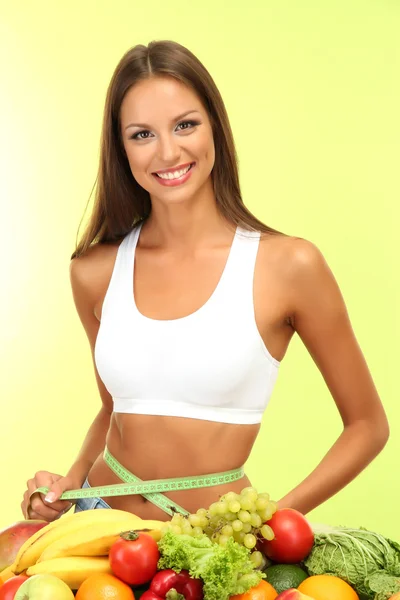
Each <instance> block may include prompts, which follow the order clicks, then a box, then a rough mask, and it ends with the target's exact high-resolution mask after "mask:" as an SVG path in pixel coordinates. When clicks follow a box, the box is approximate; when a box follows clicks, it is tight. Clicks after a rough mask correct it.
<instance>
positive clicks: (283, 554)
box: [259, 508, 314, 563]
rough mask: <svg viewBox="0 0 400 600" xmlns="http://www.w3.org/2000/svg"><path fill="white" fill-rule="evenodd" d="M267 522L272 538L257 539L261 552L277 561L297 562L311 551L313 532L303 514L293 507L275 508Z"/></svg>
mask: <svg viewBox="0 0 400 600" xmlns="http://www.w3.org/2000/svg"><path fill="white" fill-rule="evenodd" d="M267 524H268V525H269V526H270V527H271V528H272V530H273V532H274V534H275V538H274V539H273V540H270V541H268V540H265V539H264V538H263V539H262V540H259V547H260V550H261V552H264V554H265V555H266V556H268V558H270V559H271V560H273V561H274V562H278V563H297V562H300V561H302V560H303V559H304V558H305V557H306V556H308V554H309V553H310V551H311V548H312V546H313V544H314V533H313V530H312V529H311V525H310V524H309V522H308V521H307V519H306V518H305V516H304V515H302V514H301V512H299V511H298V510H294V509H293V508H281V509H280V510H277V511H276V513H275V514H274V515H273V516H272V518H271V519H269V521H267Z"/></svg>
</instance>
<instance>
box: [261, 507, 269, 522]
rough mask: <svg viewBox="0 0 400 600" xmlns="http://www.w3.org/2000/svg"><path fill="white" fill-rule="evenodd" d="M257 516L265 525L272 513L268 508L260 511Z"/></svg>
mask: <svg viewBox="0 0 400 600" xmlns="http://www.w3.org/2000/svg"><path fill="white" fill-rule="evenodd" d="M259 514H260V517H261V520H262V522H263V523H265V521H269V520H270V518H271V517H272V512H271V510H270V509H269V507H268V506H267V508H265V509H264V510H261V511H260V513H259Z"/></svg>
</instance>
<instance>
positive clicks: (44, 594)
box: [14, 573, 75, 600]
mask: <svg viewBox="0 0 400 600" xmlns="http://www.w3.org/2000/svg"><path fill="white" fill-rule="evenodd" d="M55 598H57V600H74V598H75V596H74V594H73V592H72V590H71V589H70V588H69V587H68V585H67V584H66V583H64V581H62V580H61V579H59V578H58V577H56V576H55V575H50V573H41V574H40V575H32V577H29V578H28V579H27V580H26V581H24V583H23V584H22V585H21V587H20V588H19V589H18V591H17V593H16V594H15V597H14V600H55Z"/></svg>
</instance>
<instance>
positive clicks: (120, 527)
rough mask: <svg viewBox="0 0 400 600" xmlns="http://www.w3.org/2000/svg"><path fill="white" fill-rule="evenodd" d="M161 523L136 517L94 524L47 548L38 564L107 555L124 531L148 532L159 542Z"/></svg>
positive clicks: (66, 536) (162, 523)
mask: <svg viewBox="0 0 400 600" xmlns="http://www.w3.org/2000/svg"><path fill="white" fill-rule="evenodd" d="M163 525H165V522H164V521H143V520H141V519H139V518H138V517H134V516H133V515H132V516H131V518H130V519H124V520H121V521H115V522H109V523H95V524H93V525H87V526H86V527H82V528H81V529H79V531H71V532H70V533H68V534H67V535H64V536H63V537H61V538H59V539H58V540H56V541H55V542H53V543H52V544H50V545H49V546H47V547H46V548H45V549H44V551H43V552H42V554H41V556H40V557H39V558H38V560H37V563H41V562H45V561H48V560H51V559H54V558H61V557H67V556H106V555H107V554H108V553H109V550H110V548H111V546H112V545H113V543H114V542H115V541H116V540H118V538H119V535H120V533H122V532H124V531H136V532H140V531H142V532H143V533H147V534H148V535H151V537H153V539H155V540H156V541H158V540H159V539H160V538H161V527H163Z"/></svg>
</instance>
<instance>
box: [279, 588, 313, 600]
mask: <svg viewBox="0 0 400 600" xmlns="http://www.w3.org/2000/svg"><path fill="white" fill-rule="evenodd" d="M276 600H314V599H313V598H311V596H306V595H305V594H302V593H301V592H299V590H296V589H295V588H290V589H289V590H285V591H284V592H281V593H280V594H279V596H277V597H276Z"/></svg>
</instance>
